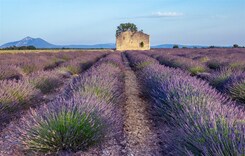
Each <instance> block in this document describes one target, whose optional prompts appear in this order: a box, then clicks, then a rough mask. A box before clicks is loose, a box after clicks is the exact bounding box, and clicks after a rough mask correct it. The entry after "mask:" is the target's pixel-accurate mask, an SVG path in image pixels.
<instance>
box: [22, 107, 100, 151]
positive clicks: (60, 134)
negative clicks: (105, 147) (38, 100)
mask: <svg viewBox="0 0 245 156" xmlns="http://www.w3.org/2000/svg"><path fill="white" fill-rule="evenodd" d="M102 129H103V124H101V121H100V119H99V117H97V116H96V114H95V113H92V114H86V113H85V112H84V113H81V112H79V110H78V109H73V110H70V111H68V110H63V111H61V112H59V113H57V114H53V115H51V114H50V116H49V117H48V118H47V119H45V121H42V122H40V123H39V125H37V126H35V127H34V128H32V129H30V131H29V134H28V135H29V137H28V138H26V140H24V142H25V144H26V145H27V146H28V147H29V149H30V150H34V151H39V152H57V151H61V150H68V151H74V152H75V151H78V150H84V149H86V148H87V147H88V146H90V145H93V144H95V143H96V142H97V141H99V140H100V139H101V137H102V135H101V133H103V132H102Z"/></svg>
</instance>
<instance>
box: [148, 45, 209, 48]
mask: <svg viewBox="0 0 245 156" xmlns="http://www.w3.org/2000/svg"><path fill="white" fill-rule="evenodd" d="M174 45H178V46H179V48H183V47H186V48H207V47H208V46H200V45H179V44H161V45H156V46H151V48H173V46H174Z"/></svg>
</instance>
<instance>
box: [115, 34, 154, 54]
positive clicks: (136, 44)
mask: <svg viewBox="0 0 245 156" xmlns="http://www.w3.org/2000/svg"><path fill="white" fill-rule="evenodd" d="M149 49H150V36H149V35H147V34H144V33H143V32H132V31H125V32H122V33H120V35H118V36H117V38H116V50H119V51H124V50H149Z"/></svg>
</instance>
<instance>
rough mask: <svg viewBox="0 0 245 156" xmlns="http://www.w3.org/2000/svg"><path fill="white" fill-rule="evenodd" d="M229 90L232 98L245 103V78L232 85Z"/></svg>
mask: <svg viewBox="0 0 245 156" xmlns="http://www.w3.org/2000/svg"><path fill="white" fill-rule="evenodd" d="M228 92H229V94H230V95H231V97H232V98H234V99H237V100H239V101H241V102H243V103H245V80H244V81H242V82H239V83H236V84H234V85H232V86H230V87H229V89H228Z"/></svg>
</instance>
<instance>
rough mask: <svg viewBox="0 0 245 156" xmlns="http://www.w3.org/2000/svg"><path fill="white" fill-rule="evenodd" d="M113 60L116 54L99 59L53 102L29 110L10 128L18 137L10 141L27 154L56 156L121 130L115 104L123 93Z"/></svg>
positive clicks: (87, 146)
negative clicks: (41, 153) (14, 129)
mask: <svg viewBox="0 0 245 156" xmlns="http://www.w3.org/2000/svg"><path fill="white" fill-rule="evenodd" d="M115 57H119V58H120V55H118V56H110V55H108V58H107V59H101V60H100V61H99V62H97V63H96V64H95V65H93V67H91V68H90V69H88V70H87V71H86V72H85V73H83V74H81V75H80V76H78V77H74V78H73V80H72V81H71V84H70V85H68V86H67V87H66V88H65V91H64V94H61V95H60V96H59V97H57V98H56V100H54V101H52V102H49V103H47V104H46V105H43V106H40V108H37V109H35V110H34V109H31V110H30V111H29V113H28V114H27V115H25V116H24V117H23V118H22V119H21V122H20V124H19V125H16V127H14V128H18V131H19V133H20V136H18V137H16V135H13V136H15V137H13V138H11V142H12V141H14V140H16V139H17V140H18V141H20V142H21V145H20V146H21V147H23V148H24V149H25V150H27V151H28V152H34V153H35V152H43V154H47V153H51V154H58V153H59V152H60V151H67V152H76V151H80V150H86V149H87V148H89V147H90V146H92V145H94V144H98V143H100V142H101V141H103V140H104V138H106V137H109V136H111V135H115V134H116V133H117V132H118V130H119V128H120V129H121V128H122V121H121V118H122V117H121V113H120V111H118V109H117V104H118V103H120V102H121V100H122V99H121V95H122V92H123V88H122V77H121V75H122V70H121V68H120V67H119V66H115V65H116V64H117V62H113V61H114V59H110V58H115ZM105 60H106V61H105ZM116 60H118V61H120V59H116ZM121 63H122V62H118V64H121ZM104 71H107V72H104ZM120 87H121V88H120ZM114 91H115V92H114ZM13 133H15V132H13Z"/></svg>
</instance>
